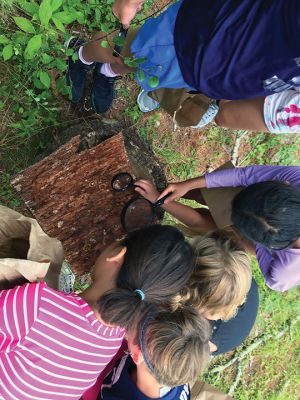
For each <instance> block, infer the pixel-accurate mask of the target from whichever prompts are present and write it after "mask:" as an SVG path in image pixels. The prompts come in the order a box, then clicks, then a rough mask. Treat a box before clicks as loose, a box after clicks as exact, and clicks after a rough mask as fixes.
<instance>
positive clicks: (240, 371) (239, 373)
mask: <svg viewBox="0 0 300 400" xmlns="http://www.w3.org/2000/svg"><path fill="white" fill-rule="evenodd" d="M243 367H244V365H243V363H241V362H238V369H237V373H236V376H235V379H234V381H233V383H232V385H231V386H230V389H229V392H228V394H229V396H232V395H233V393H234V392H235V389H236V388H237V386H238V384H239V383H240V380H241V378H242V374H243Z"/></svg>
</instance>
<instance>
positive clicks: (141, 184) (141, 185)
mask: <svg viewBox="0 0 300 400" xmlns="http://www.w3.org/2000/svg"><path fill="white" fill-rule="evenodd" d="M134 185H135V186H136V187H135V189H134V190H135V191H136V192H138V193H139V194H140V195H142V196H143V197H145V199H147V200H149V201H151V203H155V201H156V200H157V198H158V196H159V192H158V191H157V189H156V187H155V186H154V185H153V183H152V182H150V181H147V180H145V179H140V180H138V181H136V182H135V183H134Z"/></svg>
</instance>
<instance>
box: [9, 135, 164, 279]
mask: <svg viewBox="0 0 300 400" xmlns="http://www.w3.org/2000/svg"><path fill="white" fill-rule="evenodd" d="M81 143H82V141H81ZM79 145H80V138H79V136H77V137H75V138H73V139H71V141H70V142H68V143H67V144H65V145H63V146H61V147H60V148H59V149H58V150H56V151H55V152H54V153H53V154H51V155H49V156H48V157H46V158H45V159H43V160H42V161H40V162H38V163H37V164H35V165H33V166H32V167H30V168H28V169H26V170H24V171H22V172H21V173H20V174H19V175H18V176H17V177H15V179H14V180H13V182H12V184H13V186H14V187H15V189H16V190H17V191H18V192H19V193H20V195H21V197H22V199H23V200H24V201H25V203H26V205H27V207H28V208H29V209H30V211H31V212H32V214H33V216H34V217H35V218H36V219H37V220H38V222H39V223H40V225H41V226H42V228H43V230H44V231H45V232H46V233H47V234H48V235H50V236H52V237H57V238H58V239H60V240H61V241H62V243H63V246H64V250H65V256H66V259H67V261H68V262H69V264H70V265H71V267H72V269H73V271H74V272H75V273H77V274H79V275H80V274H83V273H84V272H88V271H90V269H91V267H92V266H93V264H94V261H95V259H96V257H97V256H98V255H99V253H100V251H101V249H102V248H103V247H104V246H105V245H106V244H108V243H111V242H112V241H114V240H115V239H118V238H120V237H122V236H123V235H124V233H125V232H124V231H123V229H122V227H121V224H120V214H121V210H122V208H123V206H124V204H125V203H126V202H127V201H128V200H129V199H130V198H132V197H133V196H136V193H135V192H134V191H133V190H129V191H127V192H125V193H120V192H114V191H112V190H111V179H112V178H113V176H114V175H116V174H117V173H119V172H129V173H131V174H133V175H134V176H139V177H148V178H150V179H154V180H155V176H153V168H152V169H150V170H149V168H146V167H145V165H144V166H143V165H140V163H139V161H138V160H137V158H136V157H135V156H134V155H133V156H132V153H133V152H132V151H131V150H130V145H129V146H128V145H127V146H126V147H125V144H124V137H123V135H122V133H119V134H116V135H114V136H112V137H110V138H106V140H104V141H102V142H101V143H99V144H98V145H96V146H95V147H92V148H91V149H84V148H85V147H89V146H83V147H84V148H82V151H81V152H80V153H78V147H79ZM132 146H133V144H132ZM81 147H82V146H81ZM139 151H140V152H141V149H140V150H139ZM130 157H132V158H133V160H131V159H130ZM157 168H159V164H158V163H157ZM160 174H162V173H161V172H160Z"/></svg>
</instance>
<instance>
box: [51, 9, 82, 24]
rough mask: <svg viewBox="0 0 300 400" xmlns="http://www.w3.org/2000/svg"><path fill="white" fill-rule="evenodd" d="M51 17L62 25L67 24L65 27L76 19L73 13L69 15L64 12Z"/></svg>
mask: <svg viewBox="0 0 300 400" xmlns="http://www.w3.org/2000/svg"><path fill="white" fill-rule="evenodd" d="M53 17H55V18H57V19H59V20H60V21H61V22H62V23H63V24H67V25H68V24H71V23H72V22H74V21H75V20H76V18H77V16H76V14H75V13H69V12H66V11H61V12H58V13H55V14H54V15H53Z"/></svg>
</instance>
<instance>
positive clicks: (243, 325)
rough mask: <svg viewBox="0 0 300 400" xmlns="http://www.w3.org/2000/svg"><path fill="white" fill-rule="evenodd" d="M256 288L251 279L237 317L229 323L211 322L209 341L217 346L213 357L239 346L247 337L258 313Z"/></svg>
mask: <svg viewBox="0 0 300 400" xmlns="http://www.w3.org/2000/svg"><path fill="white" fill-rule="evenodd" d="M258 305H259V296H258V287H257V284H256V282H255V280H254V279H252V284H251V288H250V290H249V292H248V294H247V298H246V301H245V302H244V304H243V305H242V306H240V307H239V308H238V312H237V315H236V316H235V317H234V318H231V319H230V320H229V321H221V320H218V321H211V326H212V328H213V334H212V339H211V341H212V342H213V343H214V344H215V345H216V346H217V348H218V349H217V351H215V352H214V353H212V354H213V355H214V356H216V355H218V354H222V353H227V351H230V350H233V349H235V348H236V347H238V346H240V345H241V344H242V343H243V341H244V340H245V339H246V338H247V336H248V335H249V333H250V331H251V329H252V327H253V325H254V322H255V319H256V316H257V312H258Z"/></svg>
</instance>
